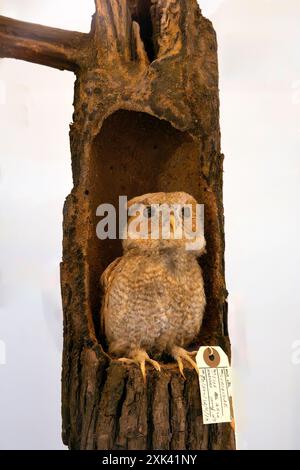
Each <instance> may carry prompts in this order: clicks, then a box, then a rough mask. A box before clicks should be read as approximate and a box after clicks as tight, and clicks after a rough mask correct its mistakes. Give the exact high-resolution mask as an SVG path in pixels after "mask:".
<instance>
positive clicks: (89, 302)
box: [0, 0, 235, 450]
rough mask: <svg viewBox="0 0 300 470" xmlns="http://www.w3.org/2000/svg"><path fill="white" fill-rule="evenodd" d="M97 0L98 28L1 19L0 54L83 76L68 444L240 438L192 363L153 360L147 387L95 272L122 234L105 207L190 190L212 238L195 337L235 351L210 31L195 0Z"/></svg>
mask: <svg viewBox="0 0 300 470" xmlns="http://www.w3.org/2000/svg"><path fill="white" fill-rule="evenodd" d="M95 3H96V14H95V15H94V17H93V22H92V28H91V32H90V34H89V35H83V34H80V33H69V32H68V33H63V32H57V33H56V32H55V30H53V29H52V28H50V29H49V28H46V29H45V27H37V29H35V31H36V32H37V36H36V37H30V38H29V39H28V34H29V31H30V26H26V25H24V26H23V25H16V29H14V28H13V27H12V28H10V27H8V26H5V25H4V26H3V19H2V26H1V21H0V38H3V37H4V42H5V45H4V46H3V45H2V46H1V47H0V55H2V56H9V57H18V58H22V59H25V60H32V61H34V62H38V63H43V64H46V65H50V66H58V68H67V69H69V70H74V71H75V73H76V76H77V80H76V84H75V100H74V116H73V124H72V125H71V130H70V141H71V153H72V168H73V179H74V188H73V190H72V192H71V194H70V195H69V196H68V198H67V200H66V203H65V207H64V226H63V230H64V237H63V261H62V264H61V286H62V299H63V310H64V352H63V373H62V417H63V441H64V443H65V444H66V445H68V446H69V448H70V449H108V450H111V449H148V450H151V449H160V450H167V449H173V450H183V449H188V450H198V449H203V450H204V449H233V448H234V446H235V443H234V432H233V430H232V428H231V425H230V424H216V425H203V420H202V412H201V401H200V391H199V383H198V377H197V375H196V373H195V371H193V370H191V369H189V368H187V369H186V371H185V374H186V381H184V380H183V378H182V377H181V376H180V374H179V371H178V368H177V367H176V365H175V364H174V363H172V362H169V361H168V360H167V358H166V362H165V364H163V367H162V372H161V373H158V372H157V371H155V370H152V369H148V371H147V384H146V386H145V385H144V383H143V381H142V377H141V373H140V370H139V369H138V368H137V367H135V366H128V365H125V364H123V363H119V362H118V361H116V360H115V359H114V358H111V357H109V355H108V354H107V352H106V351H107V348H106V346H107V345H106V343H105V338H104V337H103V335H102V332H101V331H100V324H99V312H100V306H101V292H100V286H99V279H100V275H101V273H102V272H103V270H104V269H105V268H106V267H107V266H108V264H109V263H110V262H111V261H112V260H114V259H115V258H116V257H117V256H119V255H120V254H121V243H120V241H118V240H105V241H101V240H98V239H97V237H96V224H97V217H96V208H97V206H98V205H99V204H101V203H103V202H105V203H112V204H114V205H115V206H117V205H118V197H119V195H127V196H128V198H131V197H133V196H137V195H140V194H144V193H148V192H158V191H165V192H171V191H186V192H188V193H190V194H192V195H193V196H194V197H195V198H196V199H197V200H198V201H199V202H200V203H204V204H205V236H206V240H207V254H206V255H205V256H204V257H203V258H202V259H201V266H202V269H203V273H204V280H205V292H206V297H207V308H206V312H205V319H204V323H203V326H202V328H201V332H200V335H199V337H198V338H197V341H196V342H195V344H194V347H199V346H200V345H220V346H221V347H223V349H224V350H225V352H226V353H227V354H228V355H229V356H230V343H229V338H228V330H227V291H226V286H225V278H224V217H223V203H222V184H223V183H222V172H223V155H222V154H221V150H220V129H219V96H218V67H217V42H216V36H215V32H214V30H213V27H212V25H211V23H210V21H208V20H207V19H205V18H204V17H203V16H202V15H201V12H200V10H199V7H198V5H197V2H196V0H189V1H187V0H155V1H153V0H152V2H151V1H150V0H95ZM151 3H152V7H151ZM19 26H20V27H19ZM40 28H42V29H40ZM3 35H4V36H3ZM36 44H37V45H38V47H36ZM54 50H55V51H54ZM51 51H54V52H53V54H52V52H51Z"/></svg>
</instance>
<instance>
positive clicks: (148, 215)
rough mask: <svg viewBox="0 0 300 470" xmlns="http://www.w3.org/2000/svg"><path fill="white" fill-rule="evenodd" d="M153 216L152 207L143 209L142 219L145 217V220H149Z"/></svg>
mask: <svg viewBox="0 0 300 470" xmlns="http://www.w3.org/2000/svg"><path fill="white" fill-rule="evenodd" d="M154 215H155V210H154V207H151V206H148V207H145V209H144V217H145V218H146V219H151V217H154Z"/></svg>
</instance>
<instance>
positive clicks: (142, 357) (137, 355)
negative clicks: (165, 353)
mask: <svg viewBox="0 0 300 470" xmlns="http://www.w3.org/2000/svg"><path fill="white" fill-rule="evenodd" d="M131 356H132V358H128V357H121V358H119V359H118V361H121V362H124V363H125V364H126V363H127V364H136V365H137V366H139V368H140V369H141V373H142V376H143V380H144V382H145V383H146V380H147V373H146V362H148V363H149V364H151V365H152V366H153V367H154V369H155V370H157V372H161V367H160V365H159V363H158V362H157V361H154V360H153V359H151V358H150V357H149V356H148V354H147V353H146V351H144V350H142V349H141V350H135V351H132V352H131Z"/></svg>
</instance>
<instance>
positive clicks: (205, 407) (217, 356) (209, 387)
mask: <svg viewBox="0 0 300 470" xmlns="http://www.w3.org/2000/svg"><path fill="white" fill-rule="evenodd" d="M196 360H197V365H198V367H199V371H200V373H199V383H200V392H201V403H202V414H203V424H213V423H229V422H231V421H233V410H232V393H231V370H230V366H229V361H228V357H227V355H226V354H225V352H224V351H223V349H222V348H220V347H219V346H202V347H201V348H200V349H199V351H198V354H197V357H196Z"/></svg>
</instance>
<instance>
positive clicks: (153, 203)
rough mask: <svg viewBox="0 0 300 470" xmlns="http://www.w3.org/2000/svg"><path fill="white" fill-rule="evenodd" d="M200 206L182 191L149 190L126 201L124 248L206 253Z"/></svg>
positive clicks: (198, 254)
mask: <svg viewBox="0 0 300 470" xmlns="http://www.w3.org/2000/svg"><path fill="white" fill-rule="evenodd" d="M203 215H204V214H203V206H201V205H200V204H197V201H196V200H195V199H194V198H193V197H192V196H191V195H190V194H187V193H184V192H174V193H151V194H144V195H143V196H138V197H135V198H134V199H131V200H130V201H129V202H128V219H127V227H126V231H125V235H126V236H125V239H124V240H123V248H124V250H125V251H128V250H131V249H135V251H141V252H145V251H147V252H149V251H152V252H155V251H159V250H162V249H168V248H173V249H178V250H186V251H189V252H191V253H193V254H194V255H196V256H200V255H201V254H203V253H204V252H205V238H204V223H203V221H204V217H203Z"/></svg>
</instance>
